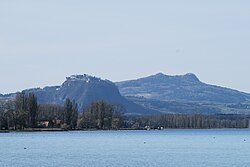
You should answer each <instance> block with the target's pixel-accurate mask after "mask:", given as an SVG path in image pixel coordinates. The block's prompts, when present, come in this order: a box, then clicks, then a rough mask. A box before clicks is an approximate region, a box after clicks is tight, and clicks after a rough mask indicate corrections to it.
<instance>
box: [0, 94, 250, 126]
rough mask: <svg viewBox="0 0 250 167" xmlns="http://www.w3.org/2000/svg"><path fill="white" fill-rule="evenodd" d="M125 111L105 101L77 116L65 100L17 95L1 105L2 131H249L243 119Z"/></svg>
mask: <svg viewBox="0 0 250 167" xmlns="http://www.w3.org/2000/svg"><path fill="white" fill-rule="evenodd" d="M121 111H123V109H122V107H119V106H114V105H112V104H110V103H107V102H105V101H102V100H98V101H95V102H93V103H92V104H91V105H90V106H89V107H87V108H85V109H84V110H82V111H81V112H78V107H77V104H76V103H75V102H74V101H71V100H70V99H66V100H65V102H64V105H63V106H60V105H55V104H40V105H38V102H37V97H36V96H35V95H34V94H33V93H30V94H25V93H24V92H22V93H18V94H17V96H16V98H15V100H13V101H6V102H1V103H0V130H1V129H6V130H8V129H14V130H23V129H25V128H36V127H41V125H39V122H42V121H50V122H51V125H50V127H55V126H53V120H54V121H56V122H57V123H58V122H60V123H59V125H57V126H56V127H61V128H64V129H105V130H106V129H121V128H128V129H145V128H153V129H156V128H164V129H168V128H199V129H203V128H249V126H250V121H249V120H250V119H249V117H247V116H241V115H204V114H165V115H151V116H137V117H135V116H132V117H124V116H123V114H122V112H121Z"/></svg>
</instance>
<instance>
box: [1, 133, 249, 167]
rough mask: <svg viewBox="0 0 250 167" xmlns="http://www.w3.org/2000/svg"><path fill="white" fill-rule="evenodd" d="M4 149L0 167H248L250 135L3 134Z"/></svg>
mask: <svg viewBox="0 0 250 167" xmlns="http://www.w3.org/2000/svg"><path fill="white" fill-rule="evenodd" d="M24 148H27V149H24ZM0 149H1V151H0V166H1V167H5V166H8V167H9V166H10V167H15V166H18V167H29V166H31V167H33V166H47V167H52V166H64V167H71V166H84V167H99V166H100V167H118V166H119V167H130V166H131V167H161V166H162V167H172V166H173V167H205V166H206V167H249V166H250V130H247V129H245V130H236V129H233V130H231V129H230V130H228V129H226V130H225V129H224V130H164V131H87V132H83V131H79V132H32V133H31V132H27V133H26V132H24V133H2V134H0Z"/></svg>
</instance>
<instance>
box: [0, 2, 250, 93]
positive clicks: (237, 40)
mask: <svg viewBox="0 0 250 167" xmlns="http://www.w3.org/2000/svg"><path fill="white" fill-rule="evenodd" d="M157 72H163V73H165V74H170V75H172V74H185V73H188V72H192V73H195V74H196V75H197V76H198V77H199V78H200V80H202V81H204V82H206V83H211V84H216V85H220V86H225V87H230V88H235V89H238V90H241V91H246V92H250V75H249V73H250V1H249V0H188V1H187V0H150V1H149V0H124V1H121V0H112V1H111V0H105V1H104V0H93V1H83V0H40V1H39V0H36V1H34V0H21V1H20V0H11V1H9V0H2V1H0V76H1V79H0V93H8V92H15V91H18V90H22V89H25V88H31V87H43V86H45V85H60V84H61V83H62V82H63V81H64V79H65V77H66V76H69V75H71V74H82V73H88V74H91V75H95V76H98V77H101V78H104V79H109V80H112V81H120V80H127V79H135V78H138V77H142V76H148V75H151V74H155V73H157Z"/></svg>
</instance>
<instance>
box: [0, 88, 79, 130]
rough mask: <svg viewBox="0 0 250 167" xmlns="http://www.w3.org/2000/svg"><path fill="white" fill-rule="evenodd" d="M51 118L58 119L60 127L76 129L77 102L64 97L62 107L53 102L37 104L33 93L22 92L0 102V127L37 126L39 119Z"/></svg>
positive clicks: (21, 127)
mask: <svg viewBox="0 0 250 167" xmlns="http://www.w3.org/2000/svg"><path fill="white" fill-rule="evenodd" d="M52 120H60V124H61V127H62V128H65V129H76V127H77V121H78V108H77V104H76V103H75V102H74V101H73V102H72V101H71V100H70V99H66V101H65V104H64V106H63V107H62V106H59V105H53V104H43V105H38V102H37V97H36V96H35V95H34V94H33V93H30V94H25V93H24V92H22V93H18V94H17V95H16V98H15V100H13V101H12V100H9V101H6V102H1V103H0V129H6V130H8V129H11V128H12V129H14V130H23V129H25V128H37V127H39V125H38V123H39V122H40V121H52ZM52 127H53V126H52Z"/></svg>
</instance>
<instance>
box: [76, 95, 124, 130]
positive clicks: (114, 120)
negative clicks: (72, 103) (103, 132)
mask: <svg viewBox="0 0 250 167" xmlns="http://www.w3.org/2000/svg"><path fill="white" fill-rule="evenodd" d="M122 126H123V116H122V114H121V112H120V111H119V110H118V108H116V107H114V106H113V105H112V104H109V103H107V102H105V101H102V100H100V101H96V102H93V103H92V104H91V105H90V106H89V107H88V108H87V109H85V111H84V112H82V113H81V115H80V118H79V122H78V127H79V128H80V129H120V128H121V127H122Z"/></svg>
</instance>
